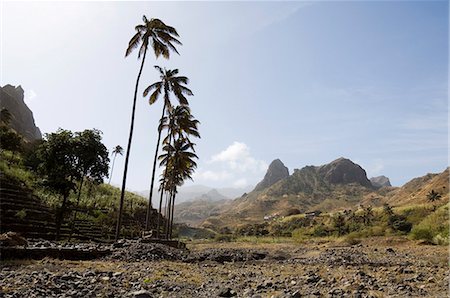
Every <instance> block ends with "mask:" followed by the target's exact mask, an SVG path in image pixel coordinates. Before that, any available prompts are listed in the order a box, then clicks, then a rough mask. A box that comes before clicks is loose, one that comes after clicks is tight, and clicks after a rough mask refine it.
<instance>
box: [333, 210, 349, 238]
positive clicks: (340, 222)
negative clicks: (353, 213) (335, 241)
mask: <svg viewBox="0 0 450 298" xmlns="http://www.w3.org/2000/svg"><path fill="white" fill-rule="evenodd" d="M333 225H334V228H335V229H336V230H337V232H338V236H342V235H344V234H345V233H346V226H345V217H344V215H343V214H341V213H338V214H337V215H336V216H335V217H333Z"/></svg>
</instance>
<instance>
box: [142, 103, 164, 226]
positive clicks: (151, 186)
mask: <svg viewBox="0 0 450 298" xmlns="http://www.w3.org/2000/svg"><path fill="white" fill-rule="evenodd" d="M165 113H166V101H164V105H163V111H162V115H161V120H162V118H163V117H164V114H165ZM160 123H161V121H160ZM161 132H162V130H161V129H159V126H158V141H157V143H156V150H155V157H154V159H153V170H152V181H151V184H150V194H149V195H148V208H147V216H146V217H145V230H147V231H148V229H149V228H150V212H151V210H152V207H153V206H152V197H153V186H154V184H155V172H156V161H157V160H158V151H159V143H160V142H161Z"/></svg>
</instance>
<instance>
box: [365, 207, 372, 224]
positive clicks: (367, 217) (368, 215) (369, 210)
mask: <svg viewBox="0 0 450 298" xmlns="http://www.w3.org/2000/svg"><path fill="white" fill-rule="evenodd" d="M363 209H364V213H363V221H364V224H365V225H370V224H371V222H372V219H373V208H372V206H367V207H365V208H363Z"/></svg>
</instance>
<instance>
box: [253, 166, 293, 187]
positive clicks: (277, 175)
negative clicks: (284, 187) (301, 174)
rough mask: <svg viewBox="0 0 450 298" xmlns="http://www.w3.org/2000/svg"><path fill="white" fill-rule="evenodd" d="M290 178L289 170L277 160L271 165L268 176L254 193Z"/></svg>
mask: <svg viewBox="0 0 450 298" xmlns="http://www.w3.org/2000/svg"><path fill="white" fill-rule="evenodd" d="M287 177H289V170H288V168H287V167H286V166H285V165H284V164H283V162H281V160H279V159H275V160H274V161H272V163H271V164H270V165H269V168H268V169H267V172H266V175H265V176H264V178H263V180H262V181H261V182H259V183H258V184H257V185H256V187H255V189H254V190H253V191H260V190H263V189H265V188H267V187H270V186H272V185H274V184H275V183H276V182H278V181H280V180H282V179H284V178H287Z"/></svg>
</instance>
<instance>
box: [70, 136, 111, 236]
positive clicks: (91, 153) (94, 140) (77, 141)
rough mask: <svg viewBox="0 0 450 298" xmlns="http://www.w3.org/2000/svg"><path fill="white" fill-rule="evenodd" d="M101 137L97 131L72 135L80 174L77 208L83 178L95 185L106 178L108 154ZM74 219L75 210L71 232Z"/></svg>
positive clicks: (75, 215) (74, 216)
mask: <svg viewBox="0 0 450 298" xmlns="http://www.w3.org/2000/svg"><path fill="white" fill-rule="evenodd" d="M101 135H102V132H101V131H99V130H97V129H86V130H84V131H82V132H76V133H75V135H74V145H75V147H74V150H75V156H76V163H77V165H76V167H77V169H78V171H79V173H80V181H79V187H78V192H77V203H76V206H77V208H78V206H79V204H80V198H81V191H82V188H83V183H84V181H85V178H89V180H90V181H92V182H93V183H95V184H100V183H103V178H104V177H108V167H109V158H108V155H109V154H108V150H107V149H106V147H105V145H103V143H102V141H101V140H102V136H101ZM76 217H77V211H76V210H75V212H74V215H73V220H72V232H73V228H74V225H73V224H74V223H75V221H76Z"/></svg>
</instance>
